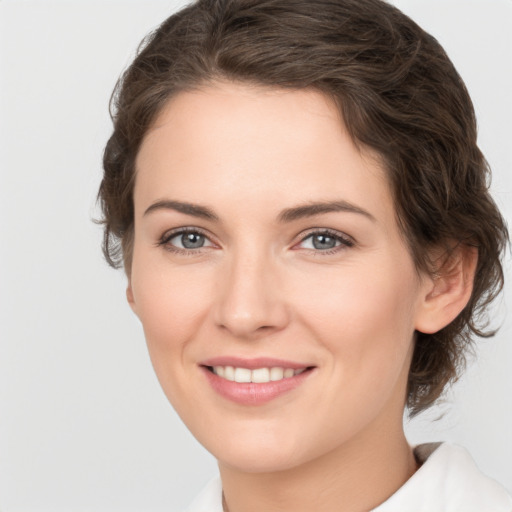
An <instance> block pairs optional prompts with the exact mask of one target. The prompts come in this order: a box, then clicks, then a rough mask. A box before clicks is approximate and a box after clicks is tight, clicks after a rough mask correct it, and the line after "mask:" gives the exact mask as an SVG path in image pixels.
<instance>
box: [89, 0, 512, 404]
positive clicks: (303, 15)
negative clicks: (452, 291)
mask: <svg viewBox="0 0 512 512" xmlns="http://www.w3.org/2000/svg"><path fill="white" fill-rule="evenodd" d="M218 79H222V80H231V81H239V82H249V83H256V84H259V85H267V86H270V87H281V88H291V89H305V88H310V89H314V90H318V91H320V92H322V93H324V94H326V95H327V96H329V97H330V98H332V99H333V100H334V101H335V103H336V105H337V106H338V107H339V110H340V112H341V114H342V116H343V120H344V122H345V124H346V126H347V128H348V130H349V133H350V135H351V137H352V139H353V140H354V142H355V143H356V144H359V145H363V146H367V147H370V148H372V149H373V150H375V151H376V152H377V153H378V154H379V155H380V156H381V157H382V160H383V162H384V163H385V166H386V169H387V172H388V177H389V182H390V186H391V190H392V193H393V195H394V200H395V205H396V213H397V219H398V222H399V224H400V227H401V230H402V232H403V234H404V237H405V239H406V240H407V243H408V246H409V249H410V251H411V254H412V257H413V259H414V261H415V264H416V267H417V268H418V269H419V270H422V271H425V272H432V271H433V269H432V262H431V261H429V260H428V257H427V254H428V251H427V249H430V248H439V247H441V248H448V247H453V245H454V244H465V245H469V246H472V247H476V248H477V250H478V266H477V270H476V276H475V282H474V288H473V293H472V296H471V299H470V301H469V303H468V304H467V306H466V307H465V309H464V310H463V311H462V313H461V314H460V315H459V316H458V317H457V318H456V319H455V320H454V321H453V322H452V323H451V324H450V325H448V326H447V327H445V328H444V329H442V330H440V331H439V332H437V333H435V334H424V333H416V341H415V343H416V346H415V352H414V356H413V361H412V365H411V369H410V373H409V383H408V401H407V404H408V406H409V409H410V411H411V413H412V414H416V413H418V412H420V411H421V410H423V409H425V408H427V407H428V406H429V405H431V404H432V403H433V402H434V401H435V400H436V399H437V398H438V397H439V396H440V394H441V393H442V391H443V389H444V388H445V386H446V384H447V383H449V382H450V381H452V380H454V379H455V378H456V377H457V373H458V370H459V368H460V367H461V366H462V365H463V363H464V353H465V351H466V350H465V349H467V347H468V346H469V345H470V343H471V339H472V336H473V335H474V334H476V335H478V336H491V335H492V334H494V332H492V331H487V332H486V331H485V329H486V328H487V327H488V322H487V317H486V315H485V313H486V310H487V307H488V305H489V304H490V302H491V301H492V300H493V299H494V298H495V297H496V295H497V294H498V293H499V291H500V290H501V288H502V286H503V269H502V266H501V262H500V257H501V254H502V252H503V250H504V248H505V246H506V244H507V240H508V232H507V228H506V226H505V223H504V220H503V218H502V217H501V215H500V213H499V211H498V209H497V207H496V205H495V203H494V202H493V200H492V198H491V197H490V195H489V191H488V185H489V183H488V178H489V169H488V165H487V163H486V161H485V159H484V157H483V155H482V153H481V151H480V150H479V148H478V146H477V142H476V138H477V131H476V121H475V114H474V110H473V106H472V103H471V99H470V97H469V95H468V92H467V90H466V87H465V86H464V83H463V81H462V79H461V78H460V76H459V74H458V73H457V71H456V70H455V68H454V66H453V65H452V63H451V61H450V60H449V58H448V57H447V55H446V53H445V52H444V50H443V49H442V47H441V46H440V45H439V43H438V42H437V41H436V40H435V39H434V38H433V37H432V36H431V35H429V34H427V33H426V32H425V31H423V30H422V29H421V28H420V27H419V26H418V25H417V24H416V23H414V22H413V21H412V20H411V19H410V18H408V17H407V16H405V15H404V14H403V13H402V12H400V11H399V10H398V9H396V8H395V7H392V6H391V5H389V4H387V3H386V2H384V1H381V0H198V1H196V2H195V3H193V4H192V5H189V6H188V7H186V8H184V9H182V10H181V11H179V12H178V13H176V14H174V15H173V16H171V17H170V18H168V19H167V20H166V21H164V22H163V23H162V25H161V26H160V27H159V28H158V29H157V30H155V31H154V32H153V33H151V34H150V35H149V36H147V37H146V39H145V40H144V41H143V43H142V44H141V47H140V49H139V52H138V55H137V57H136V58H135V60H134V62H133V63H132V64H131V66H130V67H129V68H128V69H127V70H126V72H125V73H124V74H123V75H122V77H121V78H120V80H119V82H118V84H117V85H116V88H115V90H114V94H113V96H112V101H111V107H112V119H113V123H114V131H113V134H112V136H111V137H110V139H109V141H108V143H107V145H106V148H105V153H104V171H105V172H104V178H103V181H102V183H101V187H100V191H99V198H100V200H101V205H102V208H103V214H104V218H103V223H104V229H105V230H104V244H103V249H104V254H105V257H106V259H107V261H108V262H109V263H110V264H111V265H112V266H115V267H119V266H121V265H122V264H123V260H124V265H125V269H126V271H127V273H128V274H129V271H130V266H131V256H132V243H133V225H134V219H133V187H134V181H135V159H136V156H137V152H138V150H139V147H140V145H141V142H142V140H143V138H144V136H145V134H146V133H147V131H148V128H149V127H150V126H151V124H152V122H153V121H154V120H155V117H156V116H157V114H158V113H159V112H160V111H161V109H162V107H163V106H164V104H165V103H166V102H167V101H168V100H169V98H170V97H172V96H174V95H176V94H177V93H179V92H181V91H185V90H190V89H193V88H196V87H200V86H201V85H204V84H207V83H208V82H211V81H215V80H218Z"/></svg>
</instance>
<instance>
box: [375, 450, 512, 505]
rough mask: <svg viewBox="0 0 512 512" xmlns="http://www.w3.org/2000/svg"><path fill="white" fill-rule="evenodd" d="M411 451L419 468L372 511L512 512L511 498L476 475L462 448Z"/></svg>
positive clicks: (484, 476)
mask: <svg viewBox="0 0 512 512" xmlns="http://www.w3.org/2000/svg"><path fill="white" fill-rule="evenodd" d="M414 452H415V455H416V457H417V459H418V460H419V461H420V463H421V464H422V466H421V467H420V469H419V470H418V471H417V472H416V473H415V474H414V475H413V476H412V477H411V478H410V479H409V480H408V481H407V482H406V483H405V484H404V485H403V486H402V487H401V488H400V489H399V490H398V491H397V492H396V493H395V494H394V495H393V496H391V498H389V499H388V500H387V501H386V502H385V503H383V504H382V505H380V506H379V507H377V508H376V509H374V512H391V511H393V512H402V511H403V512H405V511H408V512H409V511H410V510H415V511H417V512H423V511H424V512H427V511H429V512H430V511H432V510H437V511H440V512H441V511H442V512H461V511H464V512H481V511H482V510H486V511H489V512H512V498H511V496H510V495H509V494H508V493H507V491H506V490H505V489H504V488H503V487H502V486H501V485H500V484H498V482H496V481H495V480H493V479H492V478H489V477H488V476H486V475H484V474H483V473H481V472H480V470H479V469H478V468H477V467H476V464H475V462H474V461H473V459H472V457H471V455H470V454H469V453H468V452H467V451H466V450H465V449H464V448H462V447H460V446H457V445H455V444H451V443H428V444H423V445H419V446H417V447H416V448H415V449H414Z"/></svg>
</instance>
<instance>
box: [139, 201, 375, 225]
mask: <svg viewBox="0 0 512 512" xmlns="http://www.w3.org/2000/svg"><path fill="white" fill-rule="evenodd" d="M157 210H175V211H177V212H180V213H184V214H186V215H191V216H193V217H199V218H202V219H206V220H212V221H219V220H220V219H219V217H218V215H217V214H216V213H215V212H214V211H213V210H212V209H211V208H208V207H207V206H201V205H198V204H192V203H186V202H182V201H173V200H161V201H157V202H155V203H153V204H152V205H150V206H149V208H147V209H146V211H145V212H144V215H148V214H149V213H151V212H154V211H157ZM331 212H348V213H357V214H359V215H363V216H365V217H367V218H368V219H370V220H372V221H374V222H375V221H376V219H375V217H374V216H373V215H372V214H371V213H370V212H367V211H366V210H363V209H362V208H360V207H359V206H356V205H354V204H352V203H349V202H348V201H344V200H338V201H322V202H313V203H307V204H303V205H299V206H294V207H292V208H286V209H285V210H283V211H282V212H281V213H280V214H279V215H278V217H277V219H278V221H279V222H283V223H286V222H293V221H295V220H299V219H303V218H306V217H313V216H315V215H321V214H325V213H331Z"/></svg>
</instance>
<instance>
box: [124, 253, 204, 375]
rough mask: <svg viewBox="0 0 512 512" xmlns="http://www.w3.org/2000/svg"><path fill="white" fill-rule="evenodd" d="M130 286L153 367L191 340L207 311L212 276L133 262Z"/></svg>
mask: <svg viewBox="0 0 512 512" xmlns="http://www.w3.org/2000/svg"><path fill="white" fill-rule="evenodd" d="M133 268H134V272H133V274H132V287H133V291H134V296H135V300H136V305H137V314H138V316H139V318H140V320H141V322H142V324H143V327H144V333H145V337H146V341H147V344H148V349H149V351H150V356H151V358H152V360H153V364H154V365H155V369H156V367H157V366H158V365H159V363H160V361H159V360H160V359H162V360H167V361H169V359H166V355H167V354H170V355H173V357H174V358H176V357H179V358H181V355H179V354H177V352H180V351H181V350H182V349H183V347H184V346H185V345H186V344H187V341H189V340H190V339H192V338H193V337H194V335H195V333H196V331H197V329H198V326H200V325H201V323H202V317H203V315H204V314H205V312H207V311H208V303H209V301H210V299H211V294H212V290H211V279H208V278H207V277H206V276H204V275H202V274H201V273H197V272H196V273H194V272H186V271H183V270H181V271H180V270H179V269H178V270H176V269H173V268H172V267H170V266H169V265H168V263H167V264H165V263H164V264H163V265H161V268H159V267H158V264H155V262H154V261H153V262H151V263H148V264H144V262H143V261H140V262H137V261H134V266H133Z"/></svg>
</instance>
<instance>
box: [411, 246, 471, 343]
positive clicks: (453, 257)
mask: <svg viewBox="0 0 512 512" xmlns="http://www.w3.org/2000/svg"><path fill="white" fill-rule="evenodd" d="M477 262H478V250H477V249H476V248H475V247H470V246H463V245H459V246H458V247H456V248H455V249H454V250H453V251H452V253H451V254H450V256H449V257H448V258H446V260H444V261H443V264H442V265H441V266H440V268H439V269H438V271H437V272H436V273H435V274H434V275H432V276H430V277H428V278H425V288H424V294H423V297H422V302H421V304H420V307H419V309H418V315H417V318H416V325H415V328H416V330H417V331H420V332H423V333H425V334H433V333H435V332H438V331H440V330H441V329H443V328H444V327H446V326H447V325H448V324H449V323H450V322H452V321H453V320H455V318H457V316H458V315H459V314H460V313H461V311H462V310H463V309H464V308H465V307H466V305H467V304H468V302H469V300H470V298H471V294H472V292H473V283H474V279H475V271H476V266H477Z"/></svg>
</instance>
